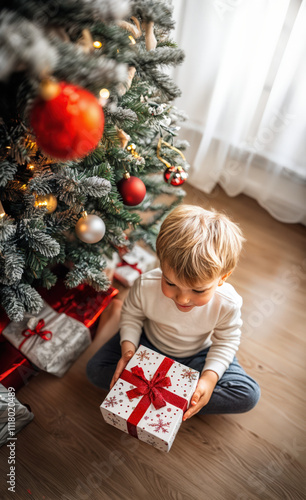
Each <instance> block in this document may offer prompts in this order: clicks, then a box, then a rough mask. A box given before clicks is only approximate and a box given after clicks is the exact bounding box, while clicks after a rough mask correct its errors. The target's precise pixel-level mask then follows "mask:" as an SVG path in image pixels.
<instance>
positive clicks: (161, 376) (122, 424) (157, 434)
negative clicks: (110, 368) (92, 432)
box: [100, 345, 200, 452]
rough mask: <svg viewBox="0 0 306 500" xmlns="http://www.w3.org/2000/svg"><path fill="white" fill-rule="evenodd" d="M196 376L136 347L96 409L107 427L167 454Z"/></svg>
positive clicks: (153, 352) (150, 352)
mask: <svg viewBox="0 0 306 500" xmlns="http://www.w3.org/2000/svg"><path fill="white" fill-rule="evenodd" d="M199 375H200V373H199V372H198V371H196V370H193V369H191V368H189V367H188V366H185V365H182V364H181V363H177V362H176V361H173V359H171V358H168V357H167V356H164V355H163V354H159V353H157V352H155V351H153V350H152V349H149V348H148V347H145V346H142V345H140V346H139V348H138V349H137V351H136V353H135V354H134V356H133V357H132V358H131V360H130V361H129V362H128V364H127V365H126V368H125V370H123V372H122V374H121V376H120V378H119V379H118V380H117V382H116V384H115V385H114V386H113V388H112V389H111V390H110V392H109V393H108V395H107V397H106V398H105V399H104V401H103V403H102V404H101V406H100V409H101V412H102V415H103V418H104V419H105V421H106V422H107V423H109V424H110V425H113V426H114V427H117V428H118V429H120V430H121V431H123V432H126V433H129V434H130V435H131V436H133V437H135V438H137V439H139V440H141V441H145V442H146V443H148V444H151V445H152V446H154V447H155V448H157V449H159V450H161V451H166V452H168V451H169V450H170V448H171V446H172V444H173V441H174V438H175V436H176V434H177V432H178V430H179V428H180V425H181V423H182V417H183V414H184V413H185V411H186V410H187V408H188V407H189V403H190V400H191V397H192V395H193V393H194V391H195V389H196V386H197V383H198V379H199Z"/></svg>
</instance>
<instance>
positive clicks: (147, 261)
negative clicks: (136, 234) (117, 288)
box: [114, 245, 158, 287]
mask: <svg viewBox="0 0 306 500" xmlns="http://www.w3.org/2000/svg"><path fill="white" fill-rule="evenodd" d="M157 266H158V260H157V257H156V255H152V254H151V253H149V252H148V251H147V250H145V249H144V248H142V247H141V246H139V245H134V247H133V249H132V250H131V251H130V252H128V253H126V254H125V255H124V256H123V257H122V260H121V262H120V263H119V264H118V265H117V267H116V269H115V273H114V278H115V279H116V280H118V281H119V282H120V283H122V284H123V285H124V286H127V287H130V286H132V285H133V283H134V282H135V280H136V279H137V278H138V277H139V275H140V274H142V273H145V272H147V271H151V269H154V268H155V267H157Z"/></svg>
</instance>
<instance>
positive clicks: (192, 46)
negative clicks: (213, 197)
mask: <svg viewBox="0 0 306 500" xmlns="http://www.w3.org/2000/svg"><path fill="white" fill-rule="evenodd" d="M173 4H174V7H175V18H176V22H177V25H176V30H175V33H174V38H175V40H176V41H177V42H178V44H179V46H180V47H181V48H182V49H183V50H184V51H185V53H186V58H185V61H184V63H183V65H182V66H180V67H178V68H176V70H175V71H174V74H173V76H174V79H175V81H176V83H177V84H178V86H179V87H180V88H181V90H182V97H181V98H180V99H178V100H177V102H176V105H177V106H178V107H179V108H182V109H184V110H185V111H186V112H187V114H188V115H189V121H188V122H187V123H186V125H185V126H184V127H183V129H182V133H181V137H184V138H186V139H187V140H189V142H190V144H191V148H190V151H189V157H188V160H189V162H190V164H191V168H190V170H189V182H190V183H191V184H193V185H194V186H196V187H198V188H199V189H201V190H203V191H204V192H206V193H210V192H211V191H212V189H213V188H214V186H215V185H216V183H219V184H220V185H221V186H222V187H223V188H224V189H225V191H226V192H227V193H228V194H229V195H230V196H235V195H237V194H239V193H241V192H244V193H246V194H248V195H249V196H252V197H254V198H256V199H257V200H258V202H259V203H260V205H262V206H263V207H265V208H266V209H267V210H268V211H269V212H270V213H271V214H272V215H273V216H274V217H275V218H277V219H278V220H281V221H284V222H291V223H293V222H302V223H306V0H303V1H301V0H255V1H254V0H188V1H187V0H173Z"/></svg>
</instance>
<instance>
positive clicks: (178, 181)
mask: <svg viewBox="0 0 306 500" xmlns="http://www.w3.org/2000/svg"><path fill="white" fill-rule="evenodd" d="M187 177H188V174H187V173H186V172H185V170H184V169H183V167H174V166H173V167H167V168H166V170H165V171H164V179H165V181H166V182H167V183H168V184H169V180H170V184H172V186H181V185H182V184H184V182H185V180H186V179H187Z"/></svg>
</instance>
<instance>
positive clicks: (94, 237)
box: [75, 214, 105, 243]
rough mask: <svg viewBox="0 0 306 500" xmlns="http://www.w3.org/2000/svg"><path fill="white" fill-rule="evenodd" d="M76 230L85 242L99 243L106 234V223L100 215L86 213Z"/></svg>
mask: <svg viewBox="0 0 306 500" xmlns="http://www.w3.org/2000/svg"><path fill="white" fill-rule="evenodd" d="M75 232H76V235H77V237H78V238H79V239H80V240H81V241H84V243H98V241H100V240H102V238H103V236H104V234H105V224H104V222H103V220H102V219H100V217H98V215H94V214H91V215H85V217H81V218H80V219H79V220H78V222H77V223H76V225H75Z"/></svg>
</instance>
